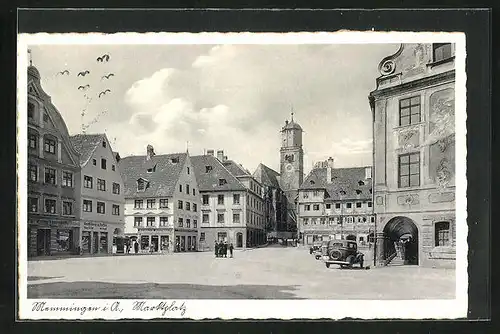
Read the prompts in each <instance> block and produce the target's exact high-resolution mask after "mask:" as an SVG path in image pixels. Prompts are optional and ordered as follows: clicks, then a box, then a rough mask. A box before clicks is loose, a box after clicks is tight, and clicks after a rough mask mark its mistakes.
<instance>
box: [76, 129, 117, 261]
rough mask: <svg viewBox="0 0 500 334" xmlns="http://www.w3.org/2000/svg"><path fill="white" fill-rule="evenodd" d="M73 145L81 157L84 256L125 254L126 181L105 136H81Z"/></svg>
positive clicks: (82, 249) (81, 219)
mask: <svg viewBox="0 0 500 334" xmlns="http://www.w3.org/2000/svg"><path fill="white" fill-rule="evenodd" d="M70 139H71V143H72V145H73V147H74V149H75V150H76V151H77V152H78V153H79V154H80V166H81V169H82V172H81V179H80V183H81V185H82V186H81V193H80V196H81V205H82V210H81V211H80V217H79V218H80V224H81V228H80V234H81V238H80V240H81V242H80V249H81V252H82V253H83V254H111V253H115V252H117V251H118V252H120V253H123V243H122V242H117V241H118V240H119V239H121V238H122V237H123V231H124V224H125V222H124V218H123V212H124V205H125V199H124V197H123V181H122V177H121V175H120V171H119V169H118V164H117V161H116V159H115V154H114V152H113V151H112V149H111V145H110V143H109V141H108V138H107V137H106V135H105V134H78V135H75V136H72V137H71V138H70Z"/></svg>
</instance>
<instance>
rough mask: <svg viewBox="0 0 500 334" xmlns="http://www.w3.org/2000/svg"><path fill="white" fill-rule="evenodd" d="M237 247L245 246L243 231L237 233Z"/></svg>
mask: <svg viewBox="0 0 500 334" xmlns="http://www.w3.org/2000/svg"><path fill="white" fill-rule="evenodd" d="M236 247H238V248H242V247H243V233H241V232H238V233H236Z"/></svg>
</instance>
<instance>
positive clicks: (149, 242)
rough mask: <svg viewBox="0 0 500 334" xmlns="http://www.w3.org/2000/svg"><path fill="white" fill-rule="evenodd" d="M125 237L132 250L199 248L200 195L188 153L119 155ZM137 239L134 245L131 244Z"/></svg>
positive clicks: (185, 250)
mask: <svg viewBox="0 0 500 334" xmlns="http://www.w3.org/2000/svg"><path fill="white" fill-rule="evenodd" d="M118 167H119V169H120V173H121V175H122V179H123V183H124V192H123V194H124V197H125V213H124V215H125V236H126V237H127V238H128V239H129V240H130V244H131V247H132V248H131V252H133V251H134V250H135V247H138V252H141V253H159V252H167V251H175V252H189V251H197V250H198V249H199V244H198V240H199V237H200V208H201V201H200V199H201V197H200V194H199V189H198V182H197V180H196V176H195V172H194V167H193V164H192V162H191V157H190V156H189V153H187V152H186V153H172V154H162V155H156V154H155V153H154V149H153V147H152V146H151V145H148V147H147V152H146V155H142V156H128V157H124V158H121V159H120V161H119V163H118ZM136 244H137V246H135V245H136Z"/></svg>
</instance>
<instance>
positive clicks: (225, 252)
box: [222, 241, 227, 257]
mask: <svg viewBox="0 0 500 334" xmlns="http://www.w3.org/2000/svg"><path fill="white" fill-rule="evenodd" d="M222 247H223V248H222V253H223V254H224V257H227V241H224V245H223V246H222Z"/></svg>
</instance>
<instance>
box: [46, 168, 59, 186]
mask: <svg viewBox="0 0 500 334" xmlns="http://www.w3.org/2000/svg"><path fill="white" fill-rule="evenodd" d="M45 183H48V184H53V185H55V184H56V170H55V169H54V168H50V167H45Z"/></svg>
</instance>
